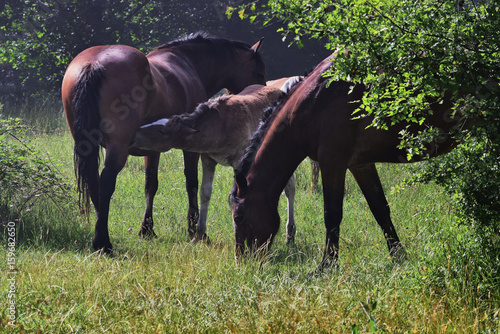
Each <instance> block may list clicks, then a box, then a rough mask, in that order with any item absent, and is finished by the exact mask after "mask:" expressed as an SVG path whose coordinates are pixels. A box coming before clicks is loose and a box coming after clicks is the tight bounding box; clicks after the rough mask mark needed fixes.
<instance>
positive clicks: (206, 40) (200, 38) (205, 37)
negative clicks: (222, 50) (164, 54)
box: [156, 31, 251, 50]
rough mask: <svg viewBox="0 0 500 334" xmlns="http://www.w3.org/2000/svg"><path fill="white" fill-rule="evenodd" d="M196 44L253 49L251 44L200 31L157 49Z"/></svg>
mask: <svg viewBox="0 0 500 334" xmlns="http://www.w3.org/2000/svg"><path fill="white" fill-rule="evenodd" d="M196 43H203V44H213V45H222V46H233V47H237V48H240V49H245V50H250V49H251V47H250V45H249V44H247V43H244V42H240V41H233V40H229V39H225V38H219V37H215V36H212V35H210V34H207V33H206V32H203V31H198V32H196V33H193V34H189V35H186V36H183V37H180V38H178V39H175V40H173V41H170V42H167V43H165V44H162V45H160V46H158V47H157V48H156V49H157V50H161V49H167V48H173V47H177V46H183V45H186V44H196Z"/></svg>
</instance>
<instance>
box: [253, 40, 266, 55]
mask: <svg viewBox="0 0 500 334" xmlns="http://www.w3.org/2000/svg"><path fill="white" fill-rule="evenodd" d="M263 40H264V37H262V38H261V39H260V41H258V42H257V43H255V44H254V45H253V46H252V50H253V51H254V52H259V50H260V47H261V46H262V41H263Z"/></svg>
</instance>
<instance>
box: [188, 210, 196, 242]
mask: <svg viewBox="0 0 500 334" xmlns="http://www.w3.org/2000/svg"><path fill="white" fill-rule="evenodd" d="M198 217H199V214H198V212H194V213H190V214H188V234H189V238H190V239H194V238H195V236H196V224H198Z"/></svg>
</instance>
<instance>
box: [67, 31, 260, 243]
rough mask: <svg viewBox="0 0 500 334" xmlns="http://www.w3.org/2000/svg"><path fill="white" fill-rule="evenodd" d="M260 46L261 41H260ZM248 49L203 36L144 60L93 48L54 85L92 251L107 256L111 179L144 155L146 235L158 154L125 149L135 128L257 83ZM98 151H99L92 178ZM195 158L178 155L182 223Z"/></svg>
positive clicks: (118, 48)
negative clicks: (89, 222)
mask: <svg viewBox="0 0 500 334" xmlns="http://www.w3.org/2000/svg"><path fill="white" fill-rule="evenodd" d="M261 41H262V40H261ZM261 41H260V42H258V43H256V44H255V45H254V46H253V47H250V46H249V45H247V44H244V43H241V42H234V41H229V40H226V39H220V38H213V37H208V36H205V35H203V34H195V35H193V36H190V37H187V38H184V39H180V40H176V41H174V42H171V43H168V44H165V45H163V46H160V47H158V48H157V49H155V50H154V51H153V52H151V53H150V54H148V55H147V56H145V55H144V54H143V53H142V52H140V51H139V50H137V49H135V48H132V47H130V46H124V45H111V46H95V47H91V48H89V49H87V50H85V51H83V52H82V53H80V54H79V55H78V56H77V57H76V58H75V59H74V60H73V61H72V62H71V64H70V65H69V66H68V68H67V70H66V73H65V75H64V79H63V83H62V100H63V105H64V110H65V113H66V119H67V122H68V125H69V127H70V130H71V133H72V135H73V137H74V139H75V150H74V157H75V173H76V175H77V179H78V189H79V191H80V195H81V196H80V199H81V200H83V202H84V203H85V204H86V205H85V207H86V209H87V212H88V208H89V196H90V199H91V200H92V203H93V204H94V208H95V211H96V213H97V222H96V225H95V234H94V239H93V247H94V249H95V250H103V251H104V252H107V253H109V252H111V250H112V245H111V242H110V240H109V233H108V214H109V205H110V199H111V195H112V194H113V192H114V190H115V185H116V177H117V175H118V173H119V172H120V170H121V169H122V168H123V166H124V165H125V162H126V161H127V157H128V155H129V154H132V155H140V156H145V170H146V182H145V192H146V200H147V206H146V211H145V214H144V219H143V221H142V226H141V231H140V233H139V234H140V235H142V236H154V235H155V234H154V231H153V218H152V208H153V198H154V195H155V193H156V191H157V189H158V162H159V157H160V153H158V152H151V151H144V150H130V151H129V148H128V146H129V143H130V140H131V139H132V137H133V136H134V134H135V132H136V131H137V130H138V129H139V128H140V126H141V125H143V124H147V123H150V122H152V121H154V120H157V119H160V118H163V117H169V116H172V115H174V114H177V113H186V112H190V111H192V110H194V108H195V107H196V105H197V104H198V103H200V102H203V101H206V100H207V99H208V98H209V97H210V96H212V95H213V94H215V93H216V92H217V91H219V90H220V89H222V88H227V89H228V90H230V91H231V92H234V93H238V92H240V91H242V90H243V89H244V88H245V87H246V86H248V85H251V84H265V80H266V76H265V67H264V63H263V62H262V59H261V57H260V55H259V53H258V50H259V48H260V45H261ZM99 146H103V147H105V148H106V153H105V157H104V168H103V170H102V172H101V174H100V176H99ZM198 158H199V155H198V154H194V153H187V152H184V162H185V169H184V173H185V175H186V189H187V191H188V197H189V212H188V219H189V220H190V221H196V217H197V216H198V203H197V192H198V178H197V164H198Z"/></svg>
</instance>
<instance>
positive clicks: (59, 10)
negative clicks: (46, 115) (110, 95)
mask: <svg viewBox="0 0 500 334" xmlns="http://www.w3.org/2000/svg"><path fill="white" fill-rule="evenodd" d="M210 5H211V4H204V5H201V1H195V0H192V1H182V2H181V1H175V2H172V1H159V0H154V1H142V0H133V1H123V0H105V1H95V0H83V1H82V0H49V1H36V0H21V1H20V0H7V1H5V4H4V3H3V2H2V5H0V42H1V43H0V64H2V65H3V67H4V68H6V69H7V68H10V69H14V70H15V74H16V75H14V76H13V77H12V81H13V82H10V83H11V84H14V85H18V86H21V85H22V86H23V87H24V89H23V93H24V95H29V94H28V93H34V92H37V93H39V92H40V91H47V90H49V91H52V90H56V89H59V84H60V79H61V78H62V76H63V74H64V70H65V69H66V67H67V66H68V64H69V62H70V61H71V60H72V59H73V58H74V57H75V56H76V55H77V54H78V53H80V52H81V51H83V50H84V49H86V48H89V47H91V46H94V45H105V44H127V45H132V46H134V47H137V48H139V49H140V50H142V51H150V50H151V49H153V48H154V47H156V46H158V45H161V44H163V43H165V42H167V41H169V40H172V39H174V38H177V37H179V36H181V35H183V34H186V33H187V32H189V33H191V32H195V31H198V30H203V29H205V28H206V26H207V25H209V24H214V21H215V25H217V24H219V23H220V21H219V20H218V19H216V18H215V17H211V18H204V19H193V18H198V17H200V16H202V15H203V13H204V11H205V9H206V7H207V6H210ZM0 69H1V68H0ZM17 76H19V79H20V80H19V81H18V79H17ZM7 83H9V81H8V80H6V81H5V82H3V84H7ZM18 88H19V87H18Z"/></svg>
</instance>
